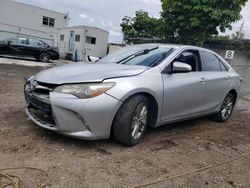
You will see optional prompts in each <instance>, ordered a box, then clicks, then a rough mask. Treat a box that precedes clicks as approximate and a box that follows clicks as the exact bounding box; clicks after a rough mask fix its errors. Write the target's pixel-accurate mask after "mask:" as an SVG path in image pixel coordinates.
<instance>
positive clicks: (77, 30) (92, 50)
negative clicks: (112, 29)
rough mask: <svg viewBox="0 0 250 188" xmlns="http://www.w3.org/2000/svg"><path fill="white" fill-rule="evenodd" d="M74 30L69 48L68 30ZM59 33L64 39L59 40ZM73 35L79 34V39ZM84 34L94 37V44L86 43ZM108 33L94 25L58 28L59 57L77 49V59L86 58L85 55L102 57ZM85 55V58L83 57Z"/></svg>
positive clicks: (105, 49) (104, 53)
mask: <svg viewBox="0 0 250 188" xmlns="http://www.w3.org/2000/svg"><path fill="white" fill-rule="evenodd" d="M71 31H73V32H74V36H73V47H72V50H70V47H69V43H70V42H69V40H70V32H71ZM60 35H64V41H60ZM75 35H80V41H79V42H76V41H75ZM86 36H90V37H95V38H96V44H95V45H94V44H89V43H86ZM108 37H109V33H108V32H106V31H104V30H101V29H98V28H95V27H87V26H86V27H85V26H79V27H69V28H64V29H61V30H60V34H59V35H58V36H57V38H58V48H59V52H60V55H61V57H65V55H66V54H67V53H74V52H75V50H77V54H78V59H79V60H87V56H95V57H104V56H105V55H106V54H107V47H108ZM84 57H85V58H84Z"/></svg>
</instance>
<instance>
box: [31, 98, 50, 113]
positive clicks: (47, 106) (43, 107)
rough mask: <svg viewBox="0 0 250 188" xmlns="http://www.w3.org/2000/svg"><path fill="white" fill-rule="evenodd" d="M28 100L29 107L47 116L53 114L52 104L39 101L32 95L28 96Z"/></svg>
mask: <svg viewBox="0 0 250 188" xmlns="http://www.w3.org/2000/svg"><path fill="white" fill-rule="evenodd" d="M26 100H27V103H28V106H29V107H33V108H34V109H39V110H41V111H43V112H45V113H47V114H52V110H51V105H50V104H48V103H46V102H43V101H41V100H39V99H38V98H36V97H35V96H33V95H31V94H26Z"/></svg>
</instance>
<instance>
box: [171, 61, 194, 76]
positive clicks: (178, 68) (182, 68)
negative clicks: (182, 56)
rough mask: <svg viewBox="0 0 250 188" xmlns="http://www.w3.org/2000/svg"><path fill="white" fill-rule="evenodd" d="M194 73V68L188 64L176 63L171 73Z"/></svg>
mask: <svg viewBox="0 0 250 188" xmlns="http://www.w3.org/2000/svg"><path fill="white" fill-rule="evenodd" d="M190 71H192V67H191V66H190V65H188V64H186V63H182V62H179V61H175V62H174V63H173V66H172V70H171V71H170V73H185V72H190Z"/></svg>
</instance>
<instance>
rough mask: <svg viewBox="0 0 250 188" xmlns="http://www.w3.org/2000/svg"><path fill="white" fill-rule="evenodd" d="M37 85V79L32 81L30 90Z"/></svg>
mask: <svg viewBox="0 0 250 188" xmlns="http://www.w3.org/2000/svg"><path fill="white" fill-rule="evenodd" d="M37 86H38V83H37V81H34V82H33V83H32V84H31V90H32V91H33V90H35V89H36V87H37Z"/></svg>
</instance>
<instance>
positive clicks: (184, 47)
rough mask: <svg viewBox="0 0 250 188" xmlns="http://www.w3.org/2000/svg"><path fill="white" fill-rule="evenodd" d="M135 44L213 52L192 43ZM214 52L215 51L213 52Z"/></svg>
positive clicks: (148, 46) (146, 46) (147, 46)
mask: <svg viewBox="0 0 250 188" xmlns="http://www.w3.org/2000/svg"><path fill="white" fill-rule="evenodd" d="M133 46H143V47H145V48H152V47H155V46H159V47H160V48H174V49H180V50H181V49H196V50H205V51H209V52H213V51H212V50H209V49H206V48H201V47H198V46H192V45H182V44H163V43H147V44H136V45H133ZM213 53H214V52H213Z"/></svg>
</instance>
